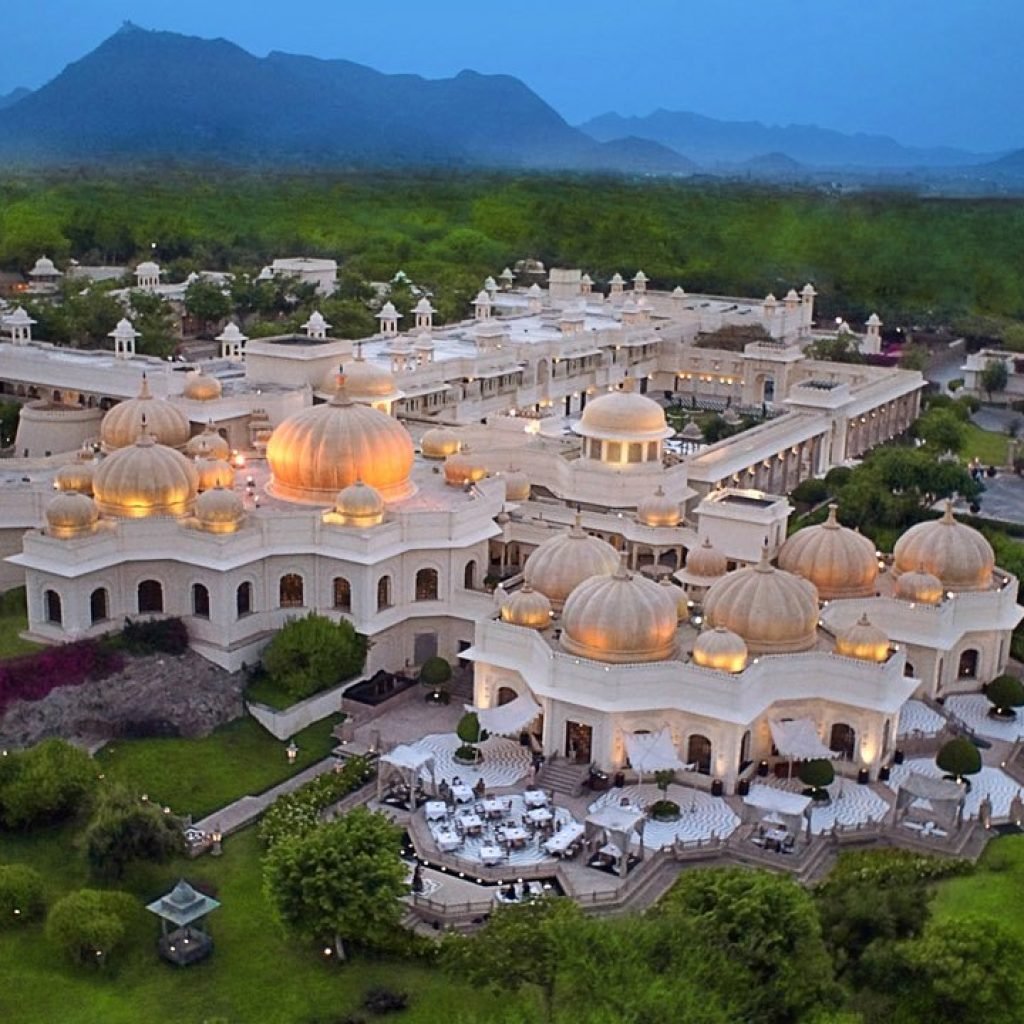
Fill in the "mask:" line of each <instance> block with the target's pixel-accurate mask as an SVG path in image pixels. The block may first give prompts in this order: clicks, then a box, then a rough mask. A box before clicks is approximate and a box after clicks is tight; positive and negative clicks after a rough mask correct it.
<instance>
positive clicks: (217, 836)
mask: <svg viewBox="0 0 1024 1024" xmlns="http://www.w3.org/2000/svg"><path fill="white" fill-rule="evenodd" d="M223 839H224V836H223V835H222V833H221V830H220V829H219V828H215V829H214V830H213V831H212V832H211V833H210V844H211V845H210V856H212V857H219V856H220V855H221V854H222V853H223V852H224V850H223V848H222V847H221V845H220V844H221V842H222V841H223Z"/></svg>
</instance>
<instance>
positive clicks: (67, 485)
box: [53, 452, 96, 494]
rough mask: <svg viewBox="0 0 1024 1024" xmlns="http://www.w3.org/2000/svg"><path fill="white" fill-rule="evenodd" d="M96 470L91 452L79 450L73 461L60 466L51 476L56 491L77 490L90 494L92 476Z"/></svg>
mask: <svg viewBox="0 0 1024 1024" xmlns="http://www.w3.org/2000/svg"><path fill="white" fill-rule="evenodd" d="M95 472H96V461H95V459H94V458H93V455H92V452H79V453H78V458H77V459H76V460H75V461H74V462H69V463H68V464H67V465H66V466H61V467H60V469H58V470H57V473H56V475H55V476H54V478H53V483H54V486H55V487H56V488H57V490H58V491H78V492H79V493H80V494H92V477H93V473H95Z"/></svg>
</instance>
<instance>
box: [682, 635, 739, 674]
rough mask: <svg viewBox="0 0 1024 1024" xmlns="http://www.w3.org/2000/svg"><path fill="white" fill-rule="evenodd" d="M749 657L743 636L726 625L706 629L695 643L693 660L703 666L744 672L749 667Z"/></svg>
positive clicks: (721, 670)
mask: <svg viewBox="0 0 1024 1024" xmlns="http://www.w3.org/2000/svg"><path fill="white" fill-rule="evenodd" d="M747 657H748V652H747V645H746V644H745V643H744V642H743V637H741V636H740V635H739V634H738V633H733V632H732V630H729V629H726V628H725V627H724V626H715V627H714V628H713V629H705V630H704V632H703V633H701V635H700V636H699V637H697V639H696V640H695V641H694V644H693V660H694V662H695V664H697V665H700V666H701V668H714V669H718V671H719V672H742V671H743V670H744V669H745V668H746V667H747Z"/></svg>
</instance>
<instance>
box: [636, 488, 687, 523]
mask: <svg viewBox="0 0 1024 1024" xmlns="http://www.w3.org/2000/svg"><path fill="white" fill-rule="evenodd" d="M636 516H637V519H639V520H640V522H641V523H643V524H644V526H678V525H679V524H680V523H681V522H682V519H683V514H682V512H681V511H680V510H679V502H678V501H673V500H672V499H671V498H669V497H667V496H666V494H665V491H664V490H663V489H662V486H661V484H658V489H657V490H656V491H655V492H654V494H652V495H650V496H648V497H646V498H644V499H643V500H642V501H641V502H640V503H639V504H638V505H637V507H636Z"/></svg>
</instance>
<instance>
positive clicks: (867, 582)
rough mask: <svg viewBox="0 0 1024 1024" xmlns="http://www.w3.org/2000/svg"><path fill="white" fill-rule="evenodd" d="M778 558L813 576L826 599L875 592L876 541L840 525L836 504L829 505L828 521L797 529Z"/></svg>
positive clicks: (806, 576)
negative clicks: (873, 541) (873, 542)
mask: <svg viewBox="0 0 1024 1024" xmlns="http://www.w3.org/2000/svg"><path fill="white" fill-rule="evenodd" d="M777 561H778V564H779V568H780V569H785V570H786V572H794V573H796V574H797V575H798V576H803V578H804V579H805V580H810V581H811V583H813V584H814V586H815V587H816V588H817V591H818V596H819V597H820V598H821V600H823V601H832V600H835V599H836V598H844V597H872V596H874V593H875V583H876V580H877V578H878V556H877V555H876V554H875V545H874V544H872V543H871V541H870V540H868V538H867V537H865V536H864V535H863V534H860V533H857V532H856V531H855V530H851V529H849V528H848V527H846V526H840V525H839V521H838V520H837V519H836V506H835V505H829V507H828V519H827V520H825V522H824V523H820V524H818V525H817V526H807V527H804V529H802V530H798V531H797V532H796V533H794V534H793V536H792V537H790V538H789V540H787V541H786V543H785V544H783V545H782V547H781V548H780V549H779V556H778V559H777Z"/></svg>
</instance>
